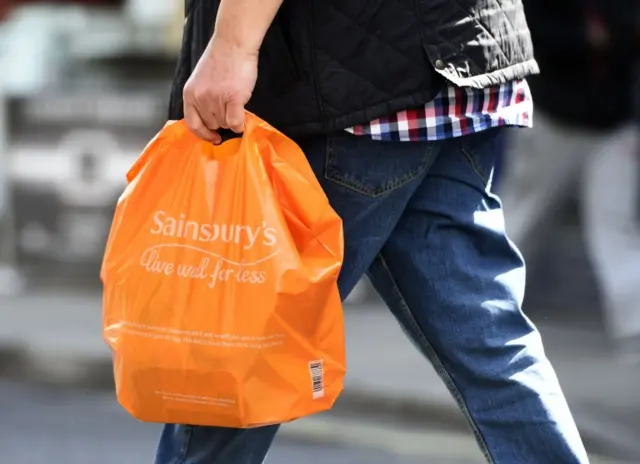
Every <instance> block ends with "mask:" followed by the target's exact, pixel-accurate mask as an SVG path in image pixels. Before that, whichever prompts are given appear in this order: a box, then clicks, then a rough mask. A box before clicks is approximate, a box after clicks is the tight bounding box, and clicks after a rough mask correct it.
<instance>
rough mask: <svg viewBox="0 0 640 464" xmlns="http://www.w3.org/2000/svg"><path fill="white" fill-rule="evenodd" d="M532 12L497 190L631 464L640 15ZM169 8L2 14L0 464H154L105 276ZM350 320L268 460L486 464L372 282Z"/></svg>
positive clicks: (596, 451)
mask: <svg viewBox="0 0 640 464" xmlns="http://www.w3.org/2000/svg"><path fill="white" fill-rule="evenodd" d="M525 6H526V11H527V15H528V19H529V24H530V27H531V29H532V34H533V37H534V42H535V48H536V55H537V58H538V60H539V63H540V65H541V68H542V73H541V75H540V76H537V77H535V78H532V79H531V80H530V84H531V87H532V89H533V93H534V99H535V102H536V111H535V115H534V121H535V126H536V127H535V128H534V129H532V130H519V129H513V130H511V138H510V141H509V143H508V144H507V145H506V146H505V147H504V153H502V156H501V161H500V164H499V166H498V169H496V174H495V176H494V183H493V188H494V189H495V191H496V192H497V193H498V194H499V195H500V196H501V197H502V198H503V202H504V207H505V214H506V222H507V229H508V231H509V234H510V236H511V238H512V240H513V241H515V242H516V243H517V244H518V246H519V247H520V248H521V249H522V252H523V254H524V255H525V257H526V259H527V263H528V292H527V296H526V302H525V310H526V312H527V313H528V314H529V315H530V317H532V318H533V319H534V320H535V322H536V323H537V324H538V326H539V328H540V330H541V332H542V335H543V338H544V339H545V341H546V345H547V351H548V354H549V356H550V357H551V359H552V361H553V362H554V364H555V366H556V369H557V371H558V375H559V377H560V380H561V382H562V384H563V386H564V389H565V393H566V395H567V397H568V399H569V402H570V404H571V406H572V408H573V412H574V415H575V417H576V420H577V422H578V425H579V427H580V429H581V432H582V434H583V438H584V440H585V442H586V444H587V446H588V448H589V450H590V452H591V453H592V456H593V462H594V463H595V462H601V463H604V462H610V463H613V462H632V463H638V462H640V440H638V438H639V437H640V188H639V186H640V184H639V182H640V143H639V141H638V140H639V137H638V122H640V98H639V95H640V93H639V92H637V90H638V85H637V75H638V70H639V69H640V68H638V64H639V60H638V45H639V43H640V33H639V28H638V26H639V25H640V13H639V11H640V8H639V5H638V2H637V1H636V0H615V1H611V0H609V1H602V0H590V1H587V0H563V1H562V2H559V1H557V0H553V1H552V0H525ZM182 8H183V2H182V1H180V0H177V1H175V0H153V1H151V0H147V1H145V0H93V1H90V0H85V1H80V0H78V1H58V2H53V1H51V2H39V1H26V0H25V1H18V0H15V1H11V0H4V1H2V2H0V70H1V72H0V462H3V463H5V462H6V463H9V462H10V463H16V464H31V463H33V464H40V463H46V464H51V463H58V462H59V463H65V464H76V463H78V464H79V463H87V462H89V463H91V464H102V463H105V464H106V463H118V464H127V463H136V464H138V463H141V462H152V459H153V455H154V450H155V446H156V440H157V434H158V427H157V426H155V425H148V424H140V423H138V422H136V421H134V420H133V419H131V418H129V417H128V416H127V415H126V414H125V413H124V412H122V411H121V410H120V408H119V407H118V405H117V404H116V403H115V400H114V395H113V391H112V390H113V389H112V378H111V373H110V369H111V360H110V357H109V352H108V351H107V349H106V346H105V345H104V343H103V342H102V340H101V335H100V330H101V328H100V323H101V314H100V311H101V303H100V283H99V280H98V269H99V264H100V260H101V256H102V253H103V247H104V243H105V240H106V236H107V233H108V230H109V226H110V220H111V214H112V211H113V208H114V205H115V202H116V199H117V198H118V196H119V194H120V192H121V191H122V189H123V187H124V174H125V172H126V170H127V168H128V167H129V165H130V164H131V163H132V162H133V160H134V159H135V158H136V156H137V155H138V154H139V153H140V151H141V149H142V148H143V147H144V145H145V144H146V142H147V141H148V140H149V139H150V138H151V137H152V136H153V135H154V134H155V133H156V132H157V131H158V130H159V129H160V128H161V127H162V125H163V124H164V122H165V115H166V105H167V100H168V95H169V88H170V84H171V80H172V75H173V68H174V62H175V59H176V57H177V53H178V50H179V46H180V36H181V29H182V23H183V11H182ZM345 317H346V324H347V331H348V335H347V337H348V340H347V343H348V356H349V369H350V371H349V374H348V377H347V389H346V391H345V394H344V395H343V397H342V398H341V400H340V402H339V405H338V406H337V407H336V409H335V410H334V411H332V412H331V413H328V414H324V415H320V416H318V417H314V418H309V419H305V420H302V421H298V422H296V423H294V424H291V425H288V426H286V427H285V428H284V430H283V433H282V434H281V436H280V437H279V439H278V441H277V443H276V445H275V447H274V451H273V453H272V462H281V463H287V464H293V463H303V462H304V463H308V464H313V463H315V462H318V463H320V462H322V463H324V462H344V463H346V464H350V463H352V464H353V463H365V462H366V463H385V464H390V463H399V464H410V463H417V462H429V463H434V464H445V463H449V464H453V463H458V464H465V463H481V462H483V461H482V457H481V456H480V454H479V452H478V451H477V450H476V447H475V444H474V441H473V438H472V437H471V435H470V433H469V432H468V430H467V428H466V425H465V423H464V420H463V419H462V417H461V415H460V413H459V412H458V411H457V408H456V406H455V404H454V403H453V401H452V400H451V399H450V397H449V394H448V392H447V391H446V389H445V387H444V386H443V384H442V383H441V381H440V380H439V378H438V377H437V375H436V374H435V372H434V371H433V369H432V368H431V367H430V366H429V364H428V363H427V361H426V360H423V359H422V358H421V356H420V355H419V354H418V353H417V352H416V351H415V350H414V349H413V347H412V346H411V345H410V344H409V342H408V341H406V340H405V338H404V336H403V334H402V333H401V331H400V329H399V328H398V326H397V324H396V323H395V321H394V320H393V319H392V317H391V316H390V315H389V314H388V312H387V311H386V309H385V308H384V307H383V305H382V304H381V302H380V300H379V299H378V297H377V296H376V295H375V294H374V292H373V291H372V290H371V289H370V287H369V285H368V283H367V282H364V281H363V282H362V283H361V284H360V285H359V286H358V288H357V289H356V291H354V293H353V295H352V296H351V297H350V299H349V301H348V302H347V304H346V306H345ZM327 459H328V460H329V461H327ZM514 464H517V463H514Z"/></svg>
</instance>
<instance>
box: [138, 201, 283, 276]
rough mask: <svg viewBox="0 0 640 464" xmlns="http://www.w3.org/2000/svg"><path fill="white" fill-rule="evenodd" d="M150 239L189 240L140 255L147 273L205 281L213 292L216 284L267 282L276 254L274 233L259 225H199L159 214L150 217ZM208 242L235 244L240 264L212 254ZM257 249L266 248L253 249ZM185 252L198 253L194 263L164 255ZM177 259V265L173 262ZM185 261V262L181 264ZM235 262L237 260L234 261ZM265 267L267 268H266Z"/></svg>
mask: <svg viewBox="0 0 640 464" xmlns="http://www.w3.org/2000/svg"><path fill="white" fill-rule="evenodd" d="M149 232H150V233H151V234H152V235H158V236H162V237H175V238H181V239H186V240H188V242H187V243H185V242H184V241H182V242H178V243H176V242H173V241H172V242H168V243H167V242H160V243H157V244H155V245H153V246H151V247H149V248H147V249H146V250H144V251H143V253H142V255H141V256H140V265H141V266H142V267H143V268H144V269H145V270H146V271H147V272H149V273H152V274H160V275H163V276H166V277H172V276H175V277H178V278H182V279H190V280H202V281H208V285H209V287H211V288H213V287H214V286H216V285H217V284H218V283H237V284H250V285H259V284H263V283H265V282H267V280H268V270H269V266H268V265H267V264H266V262H267V261H270V260H271V259H272V258H274V257H275V256H276V255H277V254H278V253H280V249H279V248H277V246H276V245H277V242H278V239H277V232H276V229H275V228H273V227H270V226H268V225H267V223H266V222H264V221H263V222H262V224H260V225H254V226H250V225H246V224H216V223H200V222H197V221H192V220H189V219H187V217H186V215H185V214H180V215H179V216H178V217H173V216H170V215H169V214H168V213H167V212H166V211H163V210H158V211H156V212H155V213H154V214H153V224H152V225H151V228H150V229H149ZM211 242H223V243H234V244H237V245H238V246H239V247H242V250H244V252H243V253H242V256H241V257H240V259H239V260H234V259H232V258H231V257H230V256H228V255H225V254H223V253H219V252H216V251H214V250H211V249H210V247H209V246H207V244H209V243H211ZM256 245H262V246H263V247H268V249H267V250H262V249H259V248H258V249H256V251H257V252H254V251H251V250H252V249H253V248H254V247H255V246H256ZM176 248H178V249H184V250H191V251H194V252H197V254H196V256H198V257H197V258H196V259H195V260H194V259H193V257H190V258H189V257H187V258H185V257H184V256H180V255H175V254H172V255H171V254H169V256H167V255H168V253H165V251H166V250H168V249H176ZM176 258H177V259H180V262H177V261H176ZM185 259H186V261H184V260H185ZM236 259H237V258H236ZM265 266H266V267H265Z"/></svg>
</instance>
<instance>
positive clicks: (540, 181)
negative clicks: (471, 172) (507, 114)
mask: <svg viewBox="0 0 640 464" xmlns="http://www.w3.org/2000/svg"><path fill="white" fill-rule="evenodd" d="M508 132H509V136H508V138H507V140H506V148H505V156H506V157H507V158H508V162H507V163H506V164H505V168H504V172H503V174H502V180H501V182H500V190H499V195H500V198H501V199H502V207H503V210H504V215H505V218H506V223H507V233H508V235H509V237H510V238H511V240H513V241H514V242H515V243H516V244H517V245H518V247H520V249H521V251H522V253H523V254H524V256H526V257H528V256H532V255H533V254H534V253H535V252H536V250H537V248H538V246H540V245H542V242H543V241H544V238H545V237H546V233H547V232H548V231H549V230H550V228H551V227H552V226H553V224H554V222H555V219H556V218H557V214H556V213H557V212H558V211H559V210H561V207H562V205H564V204H566V202H567V200H568V199H569V198H570V194H571V193H572V191H573V188H574V186H575V185H576V182H577V180H578V179H579V177H580V174H581V171H582V166H583V163H584V158H585V157H584V154H585V153H586V152H587V151H589V150H590V148H591V146H592V143H593V140H594V137H593V136H592V135H591V134H589V133H586V132H584V131H577V130H575V129H569V128H566V127H563V126H560V125H558V124H557V123H556V122H555V121H552V120H549V119H548V118H546V117H545V116H544V115H543V114H542V113H539V112H538V113H536V116H535V126H534V127H533V129H511V130H509V131H508ZM494 192H495V190H494Z"/></svg>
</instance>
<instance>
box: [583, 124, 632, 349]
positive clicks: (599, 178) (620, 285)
mask: <svg viewBox="0 0 640 464" xmlns="http://www.w3.org/2000/svg"><path fill="white" fill-rule="evenodd" d="M637 144H638V135H637V133H636V128H635V127H626V128H623V129H621V130H617V131H615V132H614V133H612V134H609V135H608V136H605V137H603V139H602V142H601V143H600V144H599V145H597V146H596V147H595V149H594V152H593V153H589V154H585V157H587V159H588V161H587V164H586V166H585V171H584V178H583V184H582V203H581V206H582V219H583V224H584V227H583V230H584V236H585V242H586V246H587V250H588V252H589V256H590V258H591V261H592V263H593V267H594V271H595V274H596V276H597V279H598V283H599V284H600V290H601V292H602V295H603V300H604V309H605V311H606V321H607V325H608V329H609V333H610V335H611V337H612V338H613V340H614V341H615V342H616V345H617V346H618V348H619V349H620V350H621V353H620V354H622V355H624V356H625V357H627V356H628V357H629V358H630V359H632V360H634V361H637V360H640V292H638V273H637V269H638V265H639V264H640V225H639V224H638V211H637V209H638V203H637V201H638V196H639V194H638V191H639V187H640V186H639V184H638V181H639V180H640V177H639V176H638V170H639V166H640V160H638V155H637V150H638V147H637ZM587 155H588V156H587Z"/></svg>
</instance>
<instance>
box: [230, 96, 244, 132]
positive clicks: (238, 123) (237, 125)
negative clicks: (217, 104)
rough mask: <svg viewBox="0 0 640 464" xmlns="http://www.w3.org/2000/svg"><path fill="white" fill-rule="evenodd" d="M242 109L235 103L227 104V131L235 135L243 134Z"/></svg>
mask: <svg viewBox="0 0 640 464" xmlns="http://www.w3.org/2000/svg"><path fill="white" fill-rule="evenodd" d="M244 116H245V113H244V107H243V106H242V105H239V104H237V103H228V104H227V108H226V116H225V119H226V122H227V126H228V127H229V129H231V130H232V131H233V132H235V133H236V134H241V133H242V132H244Z"/></svg>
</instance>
